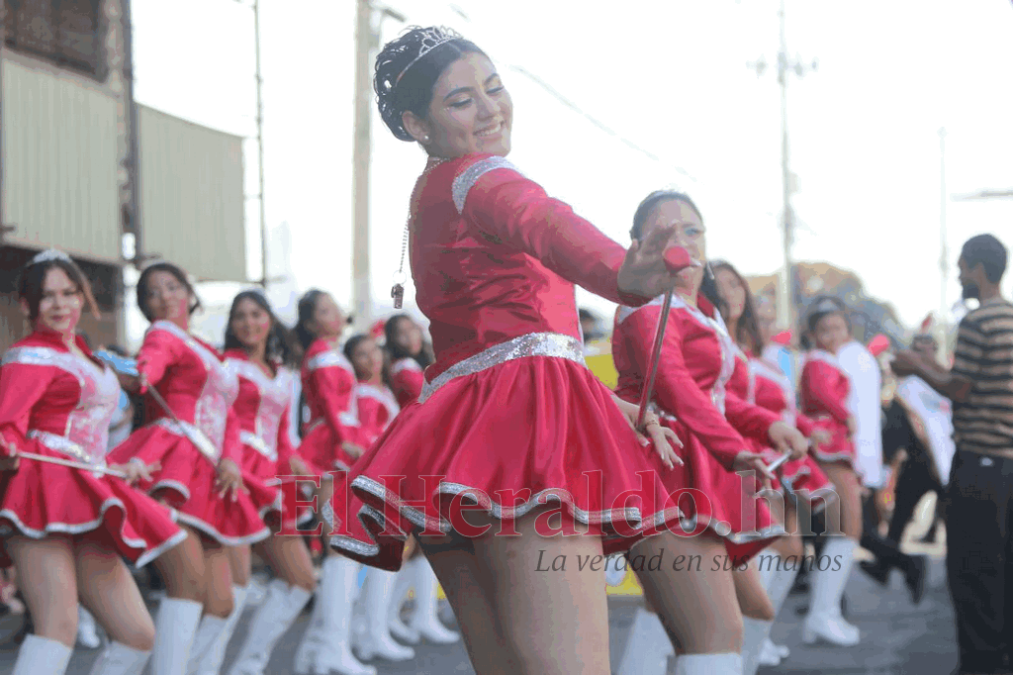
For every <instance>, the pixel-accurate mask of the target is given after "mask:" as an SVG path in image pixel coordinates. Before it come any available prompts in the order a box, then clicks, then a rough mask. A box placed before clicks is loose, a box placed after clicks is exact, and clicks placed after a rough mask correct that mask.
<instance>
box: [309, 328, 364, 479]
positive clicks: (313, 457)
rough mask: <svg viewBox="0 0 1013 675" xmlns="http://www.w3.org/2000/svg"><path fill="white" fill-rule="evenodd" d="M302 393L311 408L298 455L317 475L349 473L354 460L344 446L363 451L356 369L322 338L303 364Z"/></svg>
mask: <svg viewBox="0 0 1013 675" xmlns="http://www.w3.org/2000/svg"><path fill="white" fill-rule="evenodd" d="M301 376H302V391H303V396H305V397H306V405H308V406H309V409H310V421H309V422H308V423H307V424H306V428H305V433H304V434H303V439H302V443H300V444H299V454H300V455H301V456H302V458H303V459H304V460H306V462H307V463H309V465H310V466H311V468H312V469H313V471H314V473H317V474H318V475H319V474H323V473H326V472H328V471H334V470H335V469H341V470H342V471H347V470H348V469H349V468H350V467H351V466H352V465H353V464H355V459H354V458H353V457H352V456H351V455H349V454H348V453H347V452H345V450H344V448H342V447H341V444H342V443H344V442H346V441H347V442H350V443H354V444H356V445H359V446H361V447H363V448H366V447H368V446H367V445H363V440H362V437H361V436H362V433H361V431H360V428H359V407H358V404H359V401H358V396H357V395H356V385H357V384H358V382H356V379H355V369H354V368H352V364H351V362H349V360H348V359H346V358H345V355H344V354H342V353H341V350H340V349H338V348H337V347H336V346H335V345H333V344H331V343H330V342H328V341H327V340H324V339H322V338H321V339H319V340H316V341H314V342H313V344H311V345H310V348H309V349H308V350H306V355H305V356H304V357H303V362H302V373H301Z"/></svg>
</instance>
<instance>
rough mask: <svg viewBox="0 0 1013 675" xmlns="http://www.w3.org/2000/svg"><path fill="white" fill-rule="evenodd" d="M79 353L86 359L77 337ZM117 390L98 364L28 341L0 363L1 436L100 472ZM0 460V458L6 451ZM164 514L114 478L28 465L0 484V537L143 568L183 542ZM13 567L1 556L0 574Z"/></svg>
mask: <svg viewBox="0 0 1013 675" xmlns="http://www.w3.org/2000/svg"><path fill="white" fill-rule="evenodd" d="M76 342H77V347H78V349H80V350H81V351H82V352H83V353H84V354H86V355H87V356H88V357H89V358H91V351H90V350H89V349H88V346H87V345H86V344H85V343H84V340H82V339H81V338H80V337H78V338H76ZM119 398H120V385H119V381H118V380H117V379H116V375H115V374H114V373H113V372H112V371H111V370H110V369H109V368H108V367H107V366H105V365H104V364H103V365H100V364H99V363H98V362H85V361H84V360H82V359H81V358H80V357H78V356H76V355H74V354H72V353H71V352H70V350H69V349H68V348H67V347H66V345H64V344H63V341H62V339H61V338H60V336H59V335H57V334H55V333H50V332H43V331H39V332H35V333H33V334H32V335H30V336H28V337H27V338H25V339H24V340H21V341H20V342H18V343H17V344H15V345H14V346H13V347H11V348H10V349H9V350H8V351H7V353H6V354H4V357H3V362H2V367H0V436H2V437H3V438H4V439H5V440H6V441H8V442H9V443H12V444H13V445H14V446H15V447H16V448H18V450H20V451H24V452H31V453H35V454H38V455H45V456H47V457H55V458H58V459H64V460H72V461H75V462H80V463H84V464H88V465H91V466H95V467H105V466H106V459H105V455H106V444H107V442H108V433H109V423H110V421H111V420H112V416H113V413H114V412H115V410H116V406H117V404H118V403H119ZM4 451H5V450H4ZM173 516H174V514H173V513H172V511H171V510H170V509H169V508H167V507H166V506H164V505H162V504H159V503H158V502H156V501H154V500H153V499H151V498H150V497H148V496H146V495H144V494H143V493H141V492H139V491H138V490H135V489H134V488H132V487H130V486H129V485H128V484H127V483H126V482H124V481H123V480H121V479H119V478H114V477H112V476H108V475H103V474H97V473H92V472H90V471H87V470H83V469H74V468H70V467H66V466H60V465H57V464H50V463H48V462H40V461H37V460H33V459H27V458H23V459H21V462H20V466H19V467H18V469H17V471H8V472H4V473H2V474H0V536H3V537H8V536H11V535H22V536H25V537H30V538H32V539H43V538H45V537H46V536H47V535H50V534H72V535H78V536H94V537H96V538H97V539H99V540H101V541H103V542H106V543H108V544H109V545H110V546H112V547H113V548H115V550H116V551H117V552H118V553H119V554H120V555H122V556H123V557H124V558H126V559H127V560H129V561H131V562H132V563H134V564H135V565H136V566H138V567H141V566H143V565H146V564H147V563H149V562H151V561H152V560H154V559H155V558H157V557H158V556H159V555H161V554H162V553H163V552H165V551H167V550H168V549H170V548H172V547H173V546H175V545H177V544H179V543H180V542H181V541H183V539H185V538H186V533H185V532H184V531H183V530H181V529H180V528H179V527H178V526H177V525H176V524H175V523H174V522H173ZM10 564H11V561H10V559H9V558H8V557H7V556H6V554H5V553H4V552H3V549H2V548H0V566H3V567H8V566H10Z"/></svg>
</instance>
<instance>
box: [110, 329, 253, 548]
mask: <svg viewBox="0 0 1013 675" xmlns="http://www.w3.org/2000/svg"><path fill="white" fill-rule="evenodd" d="M137 362H138V369H139V370H140V371H141V372H143V373H145V374H147V377H148V383H149V386H151V387H155V388H156V389H157V391H158V393H159V394H160V395H161V396H162V398H163V399H165V402H166V403H167V404H168V406H169V408H170V409H171V410H172V411H173V413H174V414H175V415H176V417H177V418H178V419H179V422H180V423H181V424H180V423H177V422H176V421H175V420H173V419H171V418H170V417H169V416H168V413H166V412H165V411H164V410H163V409H162V407H161V406H160V405H158V403H157V402H156V401H155V399H154V398H153V397H152V396H151V395H150V394H149V395H146V397H145V401H144V410H145V417H146V418H147V420H146V424H145V426H143V427H141V428H140V429H137V430H136V431H134V433H132V434H131V435H130V437H129V438H127V440H125V441H123V443H121V444H120V445H118V446H116V447H115V448H114V449H113V451H112V452H111V453H110V455H109V457H110V460H111V461H114V462H127V461H129V460H131V459H133V458H137V459H140V460H141V461H143V462H144V463H145V464H153V463H155V462H158V463H159V464H160V465H161V468H160V469H159V470H157V471H155V472H153V473H152V481H151V482H150V483H148V482H142V483H139V485H140V486H141V487H142V488H144V489H145V490H147V491H148V493H149V494H151V495H152V496H153V497H155V498H157V499H164V500H165V501H167V502H168V503H169V504H171V505H172V506H174V507H175V508H176V509H178V510H179V520H180V522H183V523H186V524H187V525H189V526H190V527H193V528H194V529H196V530H199V531H200V532H202V533H203V534H205V535H206V536H208V537H211V538H212V539H215V540H216V541H218V542H219V543H221V544H223V545H225V546H239V545H242V544H251V543H254V542H257V541H260V540H261V539H264V538H266V537H267V536H269V535H270V534H271V531H270V530H269V529H268V528H267V526H266V525H265V524H264V521H263V520H262V519H261V518H260V516H259V514H258V513H257V507H256V506H255V505H254V503H253V501H252V500H251V498H250V495H248V494H246V493H244V492H242V491H239V492H238V493H237V495H236V500H235V501H233V500H232V497H231V495H227V496H225V497H222V496H219V492H220V489H219V488H217V487H216V486H215V482H216V478H217V466H218V462H219V460H221V459H223V458H229V459H232V460H233V461H235V462H236V464H238V465H239V466H240V467H242V465H243V461H242V448H241V446H240V443H239V424H238V420H237V419H236V414H235V411H234V410H233V409H232V403H233V401H235V399H236V394H237V393H238V391H239V382H238V381H237V380H236V376H235V375H234V374H233V373H232V372H230V371H229V370H228V369H227V368H226V367H225V364H224V362H223V361H222V356H221V354H219V352H218V350H217V349H215V348H214V347H212V346H210V345H208V344H206V343H205V342H202V341H201V340H199V339H197V338H195V337H194V336H192V335H190V334H189V333H187V332H186V331H184V330H183V329H182V328H180V327H179V326H177V325H176V324H174V323H171V322H169V321H156V322H154V323H153V324H151V326H150V327H149V328H148V331H147V332H146V333H145V334H144V343H143V344H142V345H141V349H140V351H139V352H138V354H137ZM200 434H203V435H204V437H206V438H207V439H208V440H210V441H211V445H212V446H213V448H208V452H209V455H205V454H204V452H203V451H202V450H200V449H199V448H198V446H197V445H195V444H194V443H193V442H192V441H191V440H190V439H191V438H192V437H197V436H199V435H200ZM212 450H213V451H214V452H213V453H212V452H211V451H212Z"/></svg>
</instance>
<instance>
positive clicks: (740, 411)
mask: <svg viewBox="0 0 1013 675" xmlns="http://www.w3.org/2000/svg"><path fill="white" fill-rule="evenodd" d="M725 417H726V418H727V419H728V423H729V424H731V425H732V427H733V428H734V429H735V430H736V431H738V432H739V433H740V434H742V435H743V436H746V437H747V438H751V439H753V440H754V441H757V442H759V443H762V444H767V443H769V442H770V436H769V432H770V427H771V425H772V424H774V422H780V421H781V416H780V415H778V414H776V413H773V412H771V411H769V410H767V409H765V408H761V407H760V406H756V405H753V404H752V403H748V402H746V401H743V400H742V399H741V398H739V397H738V396H736V395H735V394H733V393H732V392H730V391H729V392H725Z"/></svg>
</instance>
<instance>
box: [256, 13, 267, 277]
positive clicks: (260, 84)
mask: <svg viewBox="0 0 1013 675" xmlns="http://www.w3.org/2000/svg"><path fill="white" fill-rule="evenodd" d="M253 44H254V51H255V52H256V56H257V171H258V174H259V177H260V183H259V186H260V190H259V194H258V195H257V201H258V202H259V203H260V265H261V272H260V285H261V287H263V288H264V290H267V281H268V278H267V215H266V211H265V209H264V93H263V88H264V78H263V77H262V76H261V72H260V0H253Z"/></svg>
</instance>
